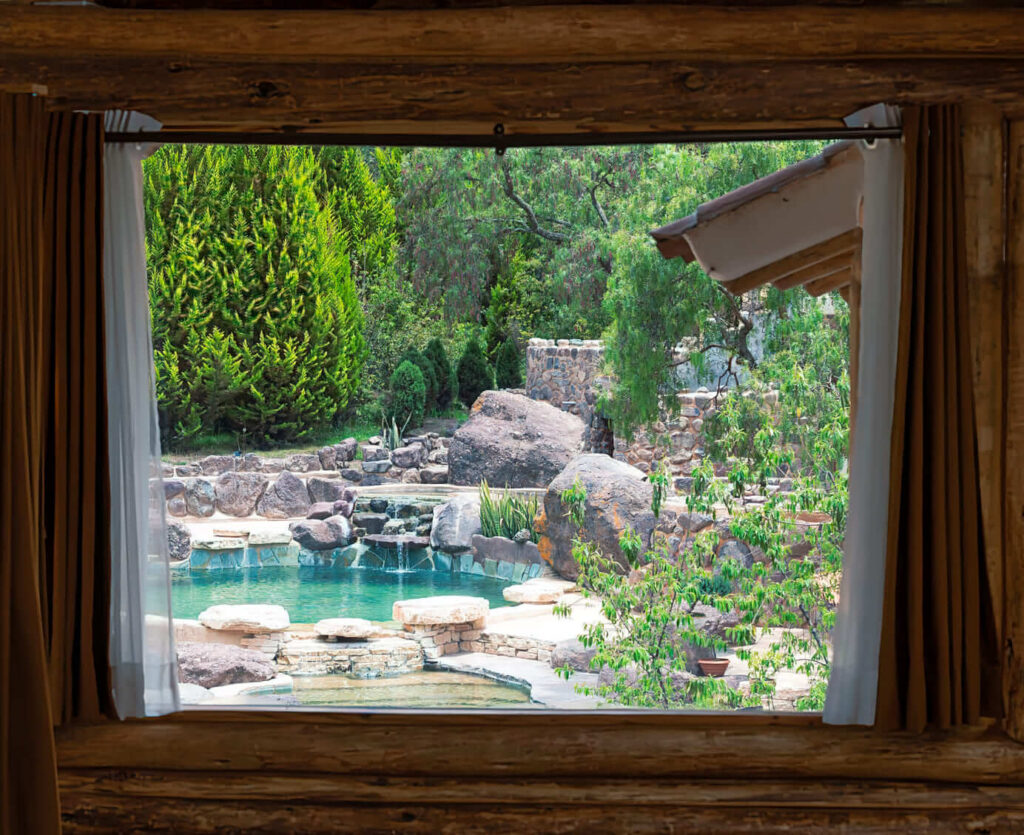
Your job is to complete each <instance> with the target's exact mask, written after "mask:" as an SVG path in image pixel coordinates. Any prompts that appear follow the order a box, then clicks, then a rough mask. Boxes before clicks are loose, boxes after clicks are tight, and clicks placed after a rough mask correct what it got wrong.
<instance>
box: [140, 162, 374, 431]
mask: <svg viewBox="0 0 1024 835" xmlns="http://www.w3.org/2000/svg"><path fill="white" fill-rule="evenodd" d="M144 172H145V187H144V194H145V204H146V205H145V210H146V211H145V216H146V249H147V260H148V265H149V269H148V272H149V276H148V278H149V295H150V307H151V310H152V317H153V347H154V365H155V375H156V391H157V402H158V405H159V410H160V423H161V431H162V434H163V438H164V439H165V441H166V442H167V443H168V445H169V446H172V447H173V446H175V445H181V444H187V443H191V442H193V440H194V439H195V438H196V436H198V435H213V434H221V433H227V434H229V435H239V434H242V433H244V434H245V435H246V436H247V437H248V438H250V439H252V441H254V442H256V443H264V442H275V443H283V442H288V441H294V440H299V439H302V438H306V437H309V436H310V435H313V434H315V433H317V432H319V431H321V430H326V429H327V428H328V427H329V426H330V425H331V424H332V423H333V422H334V421H335V420H336V419H337V418H338V417H339V415H340V413H341V412H342V411H343V410H344V409H345V408H346V407H347V405H348V403H349V401H350V399H351V397H352V395H353V392H355V391H356V389H357V387H358V385H359V379H360V374H361V370H362V365H363V362H364V359H365V341H364V339H363V335H362V329H363V317H362V312H361V310H360V307H359V300H358V298H357V296H356V289H355V284H354V282H353V280H352V275H351V267H350V264H349V258H348V253H347V250H346V243H345V236H344V234H343V231H342V230H341V229H340V228H339V226H338V224H337V222H336V221H335V218H334V213H333V212H332V211H331V209H330V207H329V206H328V205H325V203H324V202H323V199H322V197H321V195H320V191H321V189H322V186H323V176H324V175H323V171H322V170H321V168H320V166H319V164H318V161H317V158H316V155H315V152H314V151H313V150H312V149H309V148H282V147H260V148H252V147H241V146H232V147H224V146H190V145H168V146H165V147H164V148H162V149H161V150H160V151H159V152H158V153H156V154H154V155H153V156H152V157H150V159H148V160H147V161H146V164H145V166H144Z"/></svg>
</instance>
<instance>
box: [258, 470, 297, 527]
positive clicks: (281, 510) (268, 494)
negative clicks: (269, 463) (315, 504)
mask: <svg viewBox="0 0 1024 835" xmlns="http://www.w3.org/2000/svg"><path fill="white" fill-rule="evenodd" d="M309 505H310V501H309V491H307V490H306V485H305V483H304V482H303V481H302V479H301V478H299V477H298V476H297V475H293V474H292V473H290V472H288V471H287V470H285V471H284V472H283V473H281V475H279V476H278V477H277V480H276V481H274V482H273V483H272V484H271V485H270V486H269V487H268V488H267V489H266V491H265V492H264V493H263V496H262V498H260V500H259V502H258V504H257V505H256V510H257V512H258V513H259V514H260V516H266V517H267V518H268V519H294V518H303V517H305V515H306V513H307V512H308V511H309Z"/></svg>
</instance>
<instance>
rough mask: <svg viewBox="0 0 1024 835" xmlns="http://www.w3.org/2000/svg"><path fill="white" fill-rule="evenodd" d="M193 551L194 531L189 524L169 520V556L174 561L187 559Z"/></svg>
mask: <svg viewBox="0 0 1024 835" xmlns="http://www.w3.org/2000/svg"><path fill="white" fill-rule="evenodd" d="M191 553H192V532H191V531H190V530H189V529H188V525H184V524H182V523H181V522H175V521H173V520H171V521H168V522H167V556H168V558H169V559H170V560H171V561H172V562H181V561H182V560H187V559H188V557H189V555H190V554H191Z"/></svg>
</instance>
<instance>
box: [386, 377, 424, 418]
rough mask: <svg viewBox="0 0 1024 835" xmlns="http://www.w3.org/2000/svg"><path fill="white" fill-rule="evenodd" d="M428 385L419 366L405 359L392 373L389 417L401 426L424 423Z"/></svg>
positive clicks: (388, 407) (388, 408)
mask: <svg viewBox="0 0 1024 835" xmlns="http://www.w3.org/2000/svg"><path fill="white" fill-rule="evenodd" d="M426 394H427V391H426V386H425V385H424V383H423V372H422V371H420V369H419V366H418V365H416V364H415V363H412V362H410V361H409V360H404V361H403V362H402V363H400V364H399V366H398V368H396V369H395V372H394V373H393V374H392V375H391V391H390V393H389V398H388V406H387V412H388V417H389V418H393V419H394V420H395V422H396V423H397V424H398V426H399V428H401V427H403V426H406V425H408V427H409V428H412V427H416V426H422V425H423V404H424V401H425V400H426Z"/></svg>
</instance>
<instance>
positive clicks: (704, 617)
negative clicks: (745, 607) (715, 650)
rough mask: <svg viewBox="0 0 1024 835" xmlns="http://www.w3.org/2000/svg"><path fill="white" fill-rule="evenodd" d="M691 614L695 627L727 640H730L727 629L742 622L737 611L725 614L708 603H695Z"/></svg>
mask: <svg viewBox="0 0 1024 835" xmlns="http://www.w3.org/2000/svg"><path fill="white" fill-rule="evenodd" d="M690 614H691V615H693V625H694V627H696V628H697V629H699V630H700V631H701V632H705V633H707V634H708V635H711V636H713V637H715V638H721V639H722V640H723V641H726V642H729V636H728V635H727V633H726V630H728V629H729V628H731V627H735V626H739V623H740V616H739V614H738V613H737V612H725V613H724V614H723V613H722V612H719V611H718V609H716V608H715V607H714V606H708V605H707V604H706V603H695V604H694V606H693V608H692V609H691V610H690ZM730 643H731V642H730ZM712 657H713V656H712Z"/></svg>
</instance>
